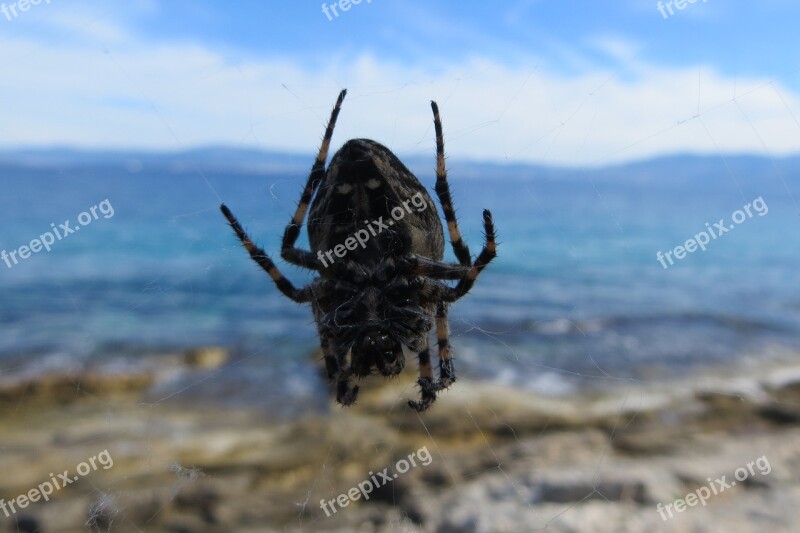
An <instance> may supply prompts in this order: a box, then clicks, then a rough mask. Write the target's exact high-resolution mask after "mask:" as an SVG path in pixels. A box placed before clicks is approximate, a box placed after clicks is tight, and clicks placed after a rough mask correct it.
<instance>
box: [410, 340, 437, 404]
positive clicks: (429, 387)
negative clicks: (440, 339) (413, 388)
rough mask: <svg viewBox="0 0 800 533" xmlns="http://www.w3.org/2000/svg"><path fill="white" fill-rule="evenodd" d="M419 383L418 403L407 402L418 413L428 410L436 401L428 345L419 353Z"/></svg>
mask: <svg viewBox="0 0 800 533" xmlns="http://www.w3.org/2000/svg"><path fill="white" fill-rule="evenodd" d="M418 357H419V379H418V380H417V383H419V386H420V389H422V390H421V397H420V400H419V401H414V400H408V405H409V406H410V407H411V408H413V409H415V410H416V411H418V412H422V411H425V410H427V409H428V407H430V406H431V405H432V404H433V402H435V401H436V386H435V383H434V381H433V368H432V367H431V352H430V349H429V347H428V343H427V342H426V343H425V348H423V349H422V351H421V352H420V353H419V356H418Z"/></svg>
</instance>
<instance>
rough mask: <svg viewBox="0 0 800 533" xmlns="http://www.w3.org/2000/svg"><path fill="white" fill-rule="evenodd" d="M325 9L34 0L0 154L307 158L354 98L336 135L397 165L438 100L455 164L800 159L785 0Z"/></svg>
mask: <svg viewBox="0 0 800 533" xmlns="http://www.w3.org/2000/svg"><path fill="white" fill-rule="evenodd" d="M0 1H2V0H0ZM679 1H680V0H679ZM322 3H323V2H320V1H314V2H305V1H288V0H285V1H282V2H257V1H251V0H242V1H236V2H229V3H223V2H211V1H189V0H172V1H166V0H162V1H158V0H132V1H128V2H121V1H114V2H99V1H96V2H81V1H67V0H50V2H49V3H47V0H42V3H40V4H39V5H36V6H30V7H29V9H28V10H26V11H25V12H21V11H17V16H13V15H12V16H10V17H8V16H3V15H2V14H0V47H1V48H0V49H2V50H3V55H2V59H0V65H2V67H3V78H4V83H3V84H2V87H0V97H2V98H3V101H4V102H6V105H5V106H4V107H5V110H4V113H3V114H4V115H5V117H4V120H3V121H2V123H0V146H2V147H18V146H49V145H69V146H78V147H83V148H146V149H153V150H178V149H185V148H191V147H196V146H202V145H208V144H225V145H230V146H247V147H252V146H256V147H261V148H269V149H280V150H287V151H300V152H310V151H311V150H313V148H314V146H315V145H316V143H317V142H318V140H319V136H320V135H321V132H322V128H323V125H324V119H325V117H326V116H327V113H328V109H329V107H330V105H331V104H332V102H333V100H334V99H335V96H336V93H337V92H338V90H339V89H340V88H342V87H347V88H348V90H349V96H348V100H347V102H346V103H345V110H344V112H343V115H342V122H341V124H340V129H341V130H342V131H337V134H341V136H340V138H339V142H343V141H344V140H345V138H346V137H361V136H364V137H372V138H375V139H376V140H380V141H382V142H384V143H386V144H387V145H389V146H390V147H391V148H392V149H394V150H395V151H397V152H398V153H400V154H406V153H409V154H410V153H414V154H426V153H428V152H429V151H430V150H431V149H432V146H431V142H430V141H431V124H430V116H429V115H430V110H429V107H428V102H429V100H431V99H436V100H437V101H438V102H439V104H440V106H441V108H442V113H443V117H444V120H445V133H446V135H447V139H448V152H449V153H450V154H451V156H456V157H464V158H474V159H482V160H495V161H509V162H539V163H552V164H569V165H597V164H607V163H610V162H616V161H624V160H630V159H639V158H643V157H651V156H655V155H662V154H668V153H676V152H681V153H683V152H695V153H719V152H724V153H763V154H768V155H775V156H778V155H786V154H793V153H796V152H798V150H800V121H798V117H800V59H798V58H797V57H796V54H794V51H795V50H796V49H797V44H798V37H797V31H796V29H795V26H796V22H797V21H798V20H800V6H797V5H795V4H794V3H793V2H791V1H789V0H761V1H758V2H756V1H744V0H738V1H723V0H707V1H703V0H697V1H696V2H695V3H693V4H688V3H687V5H686V6H685V7H684V8H683V9H678V8H677V7H676V6H675V5H674V4H673V6H672V11H673V14H672V15H671V16H668V17H667V18H664V16H663V15H662V14H661V12H660V11H659V9H658V8H657V3H658V2H655V1H653V2H651V1H649V0H646V1H645V0H637V1H632V0H619V1H615V2H597V1H589V0H581V1H569V0H564V1H560V2H553V1H539V0H527V1H508V2H493V3H492V2H477V1H465V2H455V1H448V2H424V1H417V0H413V1H400V0H371V1H370V2H368V0H362V1H361V3H360V4H358V5H351V6H350V9H349V10H347V11H344V12H343V11H341V10H340V9H337V12H338V13H339V15H338V16H336V17H331V18H332V20H329V18H328V17H327V16H326V15H325V14H324V13H323V10H322ZM325 3H326V4H328V5H330V4H333V3H334V2H325ZM666 3H667V2H662V4H666ZM5 4H6V6H7V7H8V6H9V5H12V4H13V2H10V1H9V0H5ZM665 8H666V6H665ZM668 9H669V8H666V9H665V12H668ZM330 11H332V10H331V9H330V8H329V12H330ZM9 18H10V20H9ZM345 136H346V137H345Z"/></svg>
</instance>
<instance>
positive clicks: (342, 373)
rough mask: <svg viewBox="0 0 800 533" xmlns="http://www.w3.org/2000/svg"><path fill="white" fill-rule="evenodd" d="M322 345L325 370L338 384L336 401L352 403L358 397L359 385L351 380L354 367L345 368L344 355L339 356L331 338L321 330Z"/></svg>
mask: <svg viewBox="0 0 800 533" xmlns="http://www.w3.org/2000/svg"><path fill="white" fill-rule="evenodd" d="M320 347H321V348H322V354H323V357H324V358H325V370H326V373H327V374H328V379H329V380H330V382H331V383H335V384H336V401H337V402H339V403H340V404H342V405H345V406H347V405H351V404H353V403H354V402H355V401H356V398H357V397H358V385H354V384H353V382H352V381H351V376H352V369H351V368H350V367H349V366H348V367H345V368H344V369H343V368H342V366H343V358H344V354H342V356H337V355H336V353H334V350H333V349H332V346H331V342H330V339H329V338H328V337H327V335H324V334H323V333H321V332H320Z"/></svg>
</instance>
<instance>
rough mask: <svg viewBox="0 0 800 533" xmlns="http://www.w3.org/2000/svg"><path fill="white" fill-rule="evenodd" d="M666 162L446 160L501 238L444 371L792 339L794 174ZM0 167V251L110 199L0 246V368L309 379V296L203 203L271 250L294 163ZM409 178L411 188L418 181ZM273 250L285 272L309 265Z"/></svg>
mask: <svg viewBox="0 0 800 533" xmlns="http://www.w3.org/2000/svg"><path fill="white" fill-rule="evenodd" d="M701 163H702V164H701ZM665 165H666V164H664V165H661V167H664V166H665ZM685 165H688V166H689V167H690V168H696V169H697V170H696V172H694V173H693V174H692V175H691V176H687V175H679V177H676V178H674V179H667V178H665V177H664V175H665V174H667V175H668V174H669V172H666V171H660V172H655V171H654V172H652V173H650V172H649V171H648V168H651V167H652V168H656V169H658V168H661V167H659V165H658V164H656V163H653V164H652V165H651V167H648V166H647V165H638V166H630V167H622V168H620V169H606V170H598V171H588V170H587V171H567V170H563V171H554V170H551V171H549V172H543V171H542V172H540V171H537V169H527V170H526V169H520V168H515V169H513V172H512V169H503V168H502V167H497V168H496V169H492V168H490V167H487V169H486V170H482V171H480V172H478V175H477V176H472V177H470V178H468V179H467V178H463V179H459V178H458V177H457V175H458V170H457V169H458V165H455V170H452V171H451V183H452V188H453V194H454V198H455V201H456V207H457V209H458V214H459V217H460V221H461V225H462V231H463V232H464V234H465V236H466V238H467V239H468V242H469V243H470V245H471V248H472V251H473V253H477V251H478V250H479V249H480V243H481V239H482V234H481V231H482V230H481V227H480V223H481V216H480V215H481V210H482V208H484V207H485V208H489V209H491V210H492V211H493V213H494V218H495V222H496V225H497V227H498V234H499V241H500V246H499V257H498V258H497V260H496V261H495V262H494V263H493V264H492V265H491V266H490V267H489V268H488V269H487V270H486V271H485V272H484V274H483V275H482V276H481V278H480V279H479V281H478V283H477V284H476V286H475V288H474V290H473V292H472V293H471V294H470V295H469V296H468V297H466V298H464V299H462V300H461V301H460V302H458V303H457V304H455V305H454V306H453V308H452V311H451V315H450V316H451V327H452V330H453V344H454V347H455V350H456V352H455V353H456V356H457V358H458V363H457V368H458V370H459V373H460V375H461V376H466V377H470V378H473V379H495V380H500V381H504V382H509V383H514V384H516V385H520V386H525V387H530V388H533V389H536V390H539V391H542V392H562V391H569V390H573V389H574V388H575V387H593V386H602V385H607V384H614V383H617V382H627V381H628V380H630V379H637V380H641V379H657V378H660V377H671V376H676V375H681V374H684V373H686V372H689V371H691V370H692V369H694V368H697V367H699V366H707V365H710V364H718V363H722V364H731V363H733V362H735V361H737V360H740V359H743V358H764V357H772V356H775V355H780V354H784V353H787V352H790V351H791V350H793V349H796V348H797V347H798V336H797V332H798V326H800V294H799V293H798V287H800V274H798V268H797V266H798V259H800V232H799V231H798V223H799V221H800V217H798V210H797V206H796V204H795V198H800V187H798V178H797V174H794V173H792V172H791V169H789V170H786V171H785V172H783V173H782V174H774V175H773V174H770V172H769V171H768V169H769V168H770V166H769V165H762V166H760V167H758V168H759V169H767V170H759V171H758V172H755V171H753V172H751V173H747V172H746V170H747V168H749V167H748V166H747V165H744V164H742V166H741V169H738V170H737V168H738V167H735V166H734V171H735V172H738V175H737V176H736V177H734V176H731V175H729V174H728V173H727V170H726V168H725V167H724V166H720V165H715V164H709V163H708V162H707V161H701V162H698V163H693V161H692V160H687V161H686V162H685ZM692 165H695V166H694V167H692ZM451 168H452V165H451ZM423 172H428V169H426V168H424V167H423V168H422V170H420V171H419V172H418V175H420V176H423ZM473 174H475V172H473ZM651 174H652V175H651ZM1 175H2V177H0V180H1V181H2V187H3V191H4V194H3V196H2V198H0V227H2V233H0V250H3V249H4V250H6V251H10V250H15V249H17V248H18V247H19V246H21V245H24V244H27V243H29V242H30V241H31V239H34V238H37V237H38V236H39V235H41V234H42V233H43V232H46V231H48V230H50V229H51V223H54V224H55V225H56V226H58V225H59V224H60V223H62V222H64V221H65V220H71V221H72V225H73V226H75V225H76V223H75V220H76V219H77V217H78V215H79V214H80V213H81V212H83V211H84V210H88V209H89V208H90V207H92V206H94V205H98V204H99V203H100V202H102V201H103V200H105V199H107V200H108V203H109V204H110V205H111V206H113V210H114V213H113V216H111V217H109V218H105V217H104V216H103V215H102V214H100V216H99V218H98V219H97V220H93V221H92V222H91V223H89V224H88V225H86V226H83V227H81V229H80V231H79V232H76V233H73V234H71V235H69V236H68V237H65V238H64V239H62V240H60V241H57V242H55V243H54V244H53V245H52V249H51V251H49V252H46V251H40V252H38V253H36V254H32V255H31V256H30V257H29V258H28V259H25V260H22V261H21V262H20V263H19V264H17V265H13V267H12V268H8V267H7V265H6V264H5V263H3V262H0V292H2V307H1V308H0V372H1V371H4V370H5V371H10V370H11V369H12V368H16V365H18V364H19V362H20V361H21V360H24V361H27V362H41V363H42V364H43V365H44V364H45V363H46V362H48V361H51V362H52V361H58V360H60V361H74V360H81V359H85V358H107V357H117V356H121V355H131V356H133V354H137V353H141V352H142V350H154V351H159V350H163V349H167V348H171V347H182V346H195V345H210V344H214V345H224V346H229V347H231V348H232V349H233V350H234V352H235V354H236V359H235V363H234V364H233V365H232V366H231V367H230V368H229V369H227V370H226V371H225V372H223V373H222V374H220V376H218V377H217V378H215V379H214V380H210V381H209V382H208V383H206V384H205V385H204V387H203V390H204V391H205V393H207V394H212V395H213V394H223V393H224V394H228V393H229V392H230V390H231V389H234V390H236V391H238V392H240V393H241V394H246V391H248V390H251V389H252V390H258V388H259V387H263V383H264V381H265V380H270V381H269V382H270V383H273V384H274V385H275V390H274V391H272V392H270V394H273V393H274V394H279V393H280V392H281V391H285V390H286V389H289V390H290V391H292V393H293V394H306V395H309V396H315V391H317V390H318V389H319V377H318V369H317V367H316V366H315V364H314V363H313V362H310V361H309V357H308V356H309V354H310V353H311V352H312V351H313V349H314V348H315V347H316V335H315V330H314V326H313V323H312V319H311V314H310V311H309V310H308V309H307V308H305V307H301V306H297V305H295V304H293V303H292V302H290V301H288V300H286V299H285V298H283V297H282V296H280V295H279V294H278V292H277V290H276V289H275V288H274V286H273V285H272V284H271V282H270V280H269V278H268V277H267V276H266V275H265V274H264V273H263V272H262V271H260V270H259V269H258V267H256V266H255V265H254V264H253V263H252V262H251V261H250V259H249V258H248V257H247V254H246V253H245V252H244V250H243V249H242V248H241V247H240V246H239V245H238V243H237V241H236V239H235V237H234V236H233V235H232V232H231V231H230V229H229V228H228V227H227V225H226V224H225V221H224V219H223V218H222V216H221V215H220V214H219V211H218V204H219V203H220V199H222V200H224V201H225V202H226V203H227V204H228V206H229V207H230V208H231V209H232V210H233V212H234V213H235V214H236V215H237V216H238V217H239V218H240V220H241V221H242V222H243V223H244V225H245V226H246V228H247V229H248V231H249V232H250V234H251V235H252V236H253V237H254V238H256V239H257V240H258V242H259V243H260V244H261V245H262V246H263V247H264V248H265V249H266V250H267V251H268V252H272V254H273V256H275V257H277V255H278V254H277V251H278V248H279V239H280V236H281V234H282V232H283V228H284V225H285V224H286V222H287V221H288V220H289V218H290V216H291V214H292V212H293V208H294V205H295V202H296V201H297V198H298V196H299V191H300V189H301V187H302V184H303V183H304V180H305V175H304V171H303V170H296V171H291V172H285V173H282V174H280V175H275V174H245V173H243V172H240V171H236V170H233V169H232V170H226V171H220V170H218V169H216V170H214V169H205V170H197V169H194V170H193V169H190V168H185V167H184V168H181V169H175V168H173V169H170V168H168V167H166V166H154V165H148V164H146V163H145V164H144V165H142V164H130V163H128V164H127V165H125V164H119V165H117V164H113V163H107V164H104V165H103V166H100V165H95V166H80V165H77V166H76V165H72V164H70V165H67V164H63V165H60V166H59V165H56V166H51V167H50V168H43V169H34V168H27V167H20V166H16V165H12V164H8V163H6V164H5V166H4V167H3V170H2V174H1ZM423 182H424V183H425V184H426V185H428V186H429V187H430V186H431V185H432V183H433V179H432V177H431V176H428V177H427V178H423ZM757 197H762V198H763V201H764V203H765V204H766V205H767V206H768V212H767V213H766V214H765V215H763V216H760V215H758V214H754V216H753V217H752V218H748V219H746V220H744V221H743V222H742V223H741V224H739V225H737V226H736V227H735V229H734V230H732V231H730V232H729V233H727V234H725V235H723V236H721V237H720V238H719V239H716V240H713V241H712V242H710V243H709V244H708V247H707V250H706V251H705V252H702V251H697V252H695V253H691V254H688V255H687V256H686V257H685V258H684V259H683V260H680V261H677V262H676V263H675V264H674V265H673V266H671V267H670V268H669V269H664V268H663V267H662V265H661V264H660V263H659V262H658V261H657V260H656V252H658V251H662V252H666V251H667V250H671V249H673V248H674V247H675V246H677V245H680V244H682V243H684V242H685V241H686V240H687V239H689V238H691V237H692V236H693V235H695V234H696V233H698V232H700V231H702V230H704V229H705V223H706V222H709V223H711V224H713V223H715V222H717V221H718V220H720V219H725V220H726V224H730V223H731V221H730V217H731V214H732V213H733V212H734V211H735V210H737V209H740V208H742V206H743V205H745V204H746V203H748V202H751V201H752V200H753V199H755V198H757ZM303 241H304V242H305V237H303ZM448 257H450V258H451V259H452V257H453V256H452V253H451V252H450V251H449V250H448ZM280 267H281V268H282V269H283V270H284V272H285V273H286V274H287V276H288V277H290V278H291V279H292V280H294V281H295V282H296V284H301V283H304V282H307V281H308V280H309V279H310V277H309V276H310V275H309V274H308V273H305V272H302V271H299V270H297V269H294V268H293V267H290V266H288V265H286V264H284V263H280ZM4 367H5V368H4ZM232 384H233V385H232ZM261 396H263V394H262V395H261Z"/></svg>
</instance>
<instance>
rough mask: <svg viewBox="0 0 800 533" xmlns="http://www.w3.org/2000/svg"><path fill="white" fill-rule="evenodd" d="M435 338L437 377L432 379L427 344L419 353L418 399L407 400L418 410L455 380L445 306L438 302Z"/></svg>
mask: <svg viewBox="0 0 800 533" xmlns="http://www.w3.org/2000/svg"><path fill="white" fill-rule="evenodd" d="M436 338H437V341H438V347H439V379H436V380H434V379H433V368H432V367H431V356H430V351H429V350H428V346H427V344H426V346H425V349H424V350H422V352H420V354H419V379H418V380H417V383H419V386H420V389H421V391H420V393H421V398H420V400H419V401H413V400H409V401H408V405H410V406H411V407H412V408H414V409H415V410H417V411H418V412H422V411H425V410H426V409H428V408H429V407H430V406H431V405H432V404H433V402H435V401H436V396H437V394H438V392H439V391H441V390H444V389H446V388H448V387H450V385H452V384H453V383H454V382H455V381H456V372H455V368H454V367H453V356H452V353H451V350H450V339H449V329H448V325H447V306H446V305H445V304H439V305H438V307H437V309H436Z"/></svg>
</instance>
